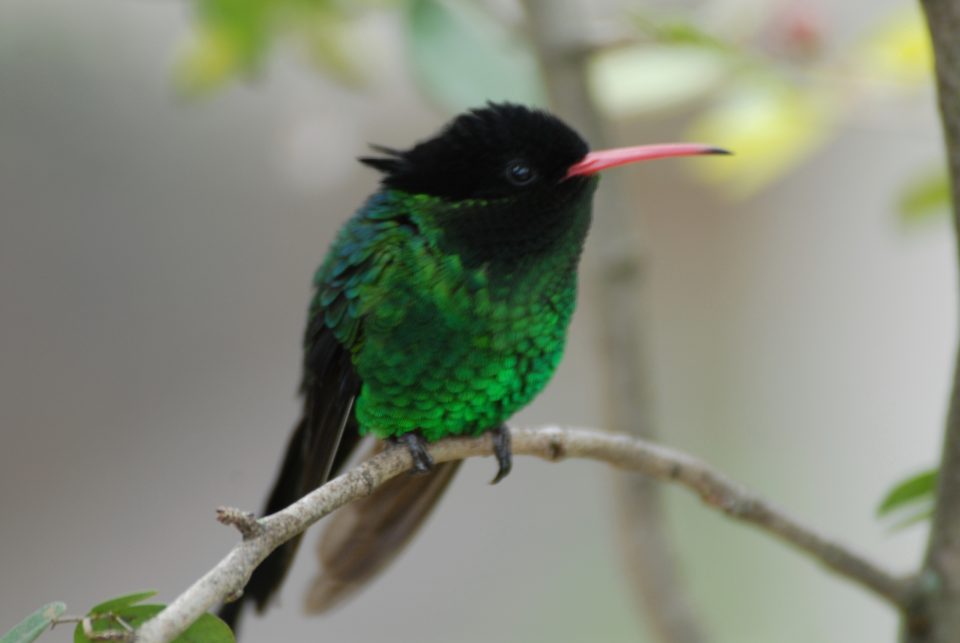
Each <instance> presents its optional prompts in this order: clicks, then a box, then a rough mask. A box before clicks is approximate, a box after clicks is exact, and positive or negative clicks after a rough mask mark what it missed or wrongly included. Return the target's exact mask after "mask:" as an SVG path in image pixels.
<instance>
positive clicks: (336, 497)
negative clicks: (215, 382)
mask: <svg viewBox="0 0 960 643" xmlns="http://www.w3.org/2000/svg"><path fill="white" fill-rule="evenodd" d="M511 434H512V439H513V452H514V453H515V454H518V455H521V454H522V455H533V456H538V457H540V458H544V459H546V460H551V461H557V460H561V459H563V458H566V457H571V458H588V459H593V460H599V461H601V462H606V463H609V464H611V465H614V466H617V467H621V468H624V469H631V470H634V471H638V472H641V473H643V474H645V475H648V476H650V477H653V478H656V479H658V480H664V481H670V482H676V483H679V484H681V485H683V486H685V487H687V488H688V489H690V490H692V491H693V492H694V493H696V494H698V495H699V496H700V497H701V498H702V499H703V500H704V501H705V502H706V503H707V504H708V505H710V506H712V507H716V508H718V509H720V510H721V511H723V512H724V513H726V514H727V515H729V516H731V517H733V518H736V519H737V520H741V521H744V522H747V523H750V524H753V525H756V526H757V527H759V528H761V529H763V530H764V531H767V532H769V533H772V534H774V535H775V536H777V537H779V538H780V539H781V540H783V541H785V542H787V543H789V544H792V545H794V546H795V547H797V548H798V549H800V550H802V551H804V552H806V553H807V554H809V555H810V556H811V557H813V558H814V559H816V560H819V561H820V562H821V563H823V564H824V565H826V566H827V567H828V568H830V569H831V570H833V571H834V572H836V573H838V574H840V575H841V576H844V577H846V578H847V579H849V580H851V581H853V582H854V583H857V584H859V585H861V586H862V587H865V588H866V589H869V590H870V591H872V592H873V593H875V594H877V595H878V596H880V597H882V598H884V599H886V600H887V601H889V602H890V603H892V604H894V605H895V606H897V607H902V606H903V605H904V604H905V601H906V600H907V596H908V594H909V590H910V586H911V583H910V581H909V579H906V578H901V577H898V576H897V575H895V574H893V573H892V572H889V571H886V570H884V569H883V568H881V567H880V566H879V565H877V564H875V563H873V562H870V561H869V560H867V559H866V558H864V557H863V556H862V555H860V554H858V553H856V552H854V551H853V550H851V549H849V548H847V547H845V546H843V545H840V544H838V543H836V542H834V541H832V540H830V539H829V538H827V537H826V536H823V535H821V534H819V533H817V532H816V531H814V530H813V529H811V528H809V527H806V526H804V525H802V524H801V523H799V522H798V521H797V520H795V519H794V518H792V517H790V516H789V515H787V514H786V513H784V512H783V511H781V510H779V509H777V508H775V507H774V506H773V505H771V504H769V503H767V502H766V501H764V500H763V499H761V498H760V497H758V496H757V495H755V494H753V493H751V492H749V491H747V490H746V489H744V488H743V487H741V486H740V485H739V484H737V483H736V482H734V481H733V480H731V479H730V478H728V477H727V476H725V475H724V474H722V473H720V472H719V471H716V470H714V469H713V468H711V467H710V466H708V465H707V464H705V463H703V462H701V461H700V460H698V459H696V458H694V457H692V456H689V455H686V454H684V453H680V452H678V451H674V450H672V449H668V448H666V447H662V446H659V445H656V444H653V443H650V442H646V441H644V440H639V439H636V438H632V437H628V436H626V435H619V434H612V433H603V432H600V431H591V430H586V429H567V428H558V427H545V428H539V429H513V430H511ZM492 448H493V445H492V442H491V439H490V437H489V435H485V436H482V437H479V438H448V439H446V440H441V441H439V442H436V443H434V444H432V445H431V446H430V455H431V456H433V459H434V461H435V462H438V463H439V462H447V461H450V460H459V459H463V458H470V457H477V456H489V455H491V454H492ZM411 465H412V462H411V459H410V454H409V453H408V451H407V450H406V449H401V448H395V449H388V450H386V451H384V452H382V453H380V454H378V455H376V456H374V457H373V458H371V459H370V460H367V461H366V462H363V463H361V464H359V465H357V466H356V467H354V468H353V469H351V470H350V471H348V472H347V473H345V474H343V475H341V476H339V477H338V478H335V479H334V480H331V481H330V482H328V483H326V484H325V485H323V486H322V487H320V488H319V489H317V490H315V491H313V492H312V493H310V494H309V495H307V496H305V497H304V498H302V499H301V500H299V501H297V502H295V503H294V504H292V505H290V506H289V507H287V508H286V509H284V510H282V511H279V512H277V513H275V514H273V515H272V516H268V517H266V518H263V519H261V520H260V521H258V522H259V524H260V526H261V532H260V533H259V534H258V535H256V536H254V537H252V538H246V539H244V540H242V541H241V542H240V543H239V544H237V545H236V546H235V547H234V548H233V549H232V550H231V551H230V553H229V554H227V556H226V557H225V558H223V560H221V561H220V562H219V563H218V564H217V565H216V566H215V567H214V568H213V569H211V570H210V571H209V572H207V573H206V574H205V575H204V576H203V577H202V578H201V579H200V580H198V581H197V582H195V583H194V584H193V585H191V586H190V587H189V588H188V589H187V590H186V591H185V592H183V593H182V594H181V595H180V596H178V597H177V598H176V599H175V600H174V601H173V602H172V603H171V604H170V605H169V606H168V607H167V608H166V609H165V610H163V611H162V612H161V613H160V614H158V615H157V616H155V617H154V618H153V619H151V620H149V621H148V622H146V623H144V624H143V626H142V627H141V628H140V630H139V632H138V635H137V639H136V640H137V641H138V643H166V642H168V641H171V640H173V639H174V638H176V637H177V636H178V635H179V634H181V633H182V632H184V631H185V630H186V629H187V627H189V626H190V624H191V623H193V622H194V621H195V620H197V619H198V618H199V617H200V616H201V615H202V614H203V613H204V612H206V611H207V610H208V609H210V608H211V607H213V606H214V605H216V604H217V603H218V602H220V601H222V600H224V599H225V598H226V597H228V596H231V595H236V594H237V593H238V592H239V591H240V590H241V589H242V587H243V585H244V584H245V583H246V582H247V580H248V579H249V578H250V574H251V573H252V572H253V570H254V568H255V567H256V566H257V565H258V564H259V563H260V562H261V561H263V559H264V558H266V557H267V555H268V554H269V553H270V552H271V551H273V550H274V549H275V548H277V547H278V546H279V545H280V544H282V543H283V542H285V541H287V540H289V539H290V538H292V537H294V536H295V535H297V534H299V533H301V532H302V531H303V530H305V529H306V528H307V527H309V526H310V525H312V524H313V523H315V522H317V521H318V520H320V519H321V518H323V517H324V516H326V515H327V514H329V513H330V512H332V511H334V510H335V509H337V508H339V507H342V506H343V505H345V504H347V503H348V502H351V501H353V500H356V499H358V498H361V497H363V496H367V495H370V494H371V493H373V492H374V491H375V490H376V489H377V487H379V486H380V485H382V484H383V483H384V482H386V481H387V480H389V479H391V478H393V477H395V476H397V475H400V474H401V473H403V472H404V471H407V470H409V469H410V468H411Z"/></svg>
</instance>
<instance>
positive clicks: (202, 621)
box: [73, 592, 236, 643]
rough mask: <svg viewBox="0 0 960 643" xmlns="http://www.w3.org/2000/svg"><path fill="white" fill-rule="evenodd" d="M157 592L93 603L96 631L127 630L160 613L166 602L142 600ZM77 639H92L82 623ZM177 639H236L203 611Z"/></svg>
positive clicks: (217, 642) (190, 642)
mask: <svg viewBox="0 0 960 643" xmlns="http://www.w3.org/2000/svg"><path fill="white" fill-rule="evenodd" d="M155 593H156V592H139V593H136V594H128V595H126V596H120V597H118V598H113V599H110V600H108V601H105V602H103V603H100V604H99V605H96V606H94V607H93V608H92V609H91V610H90V612H89V613H88V615H87V616H89V617H91V619H92V629H93V631H94V632H99V633H104V632H117V634H118V635H122V634H123V633H126V632H128V631H129V630H128V628H137V627H139V626H140V625H142V624H143V623H145V622H146V621H147V620H149V619H151V618H153V617H154V616H156V615H157V614H159V613H160V612H161V611H162V610H163V608H165V607H166V605H155V604H146V605H141V604H139V603H140V602H141V601H144V600H146V599H148V598H150V597H151V596H153V595H154V594H155ZM73 641H74V643H92V641H91V639H90V638H88V637H87V636H86V634H85V633H84V628H83V624H82V623H80V624H78V625H77V627H76V628H75V629H74V631H73ZM174 643H236V639H235V638H234V636H233V632H231V631H230V628H229V627H227V624H226V623H224V622H223V621H221V620H220V619H219V618H217V617H216V616H214V615H213V614H209V613H207V614H204V615H203V616H201V617H200V618H199V619H198V620H197V621H195V622H194V623H193V624H192V625H191V626H190V627H189V628H187V631H186V632H184V633H183V634H181V635H180V636H178V637H177V638H175V639H174Z"/></svg>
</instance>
